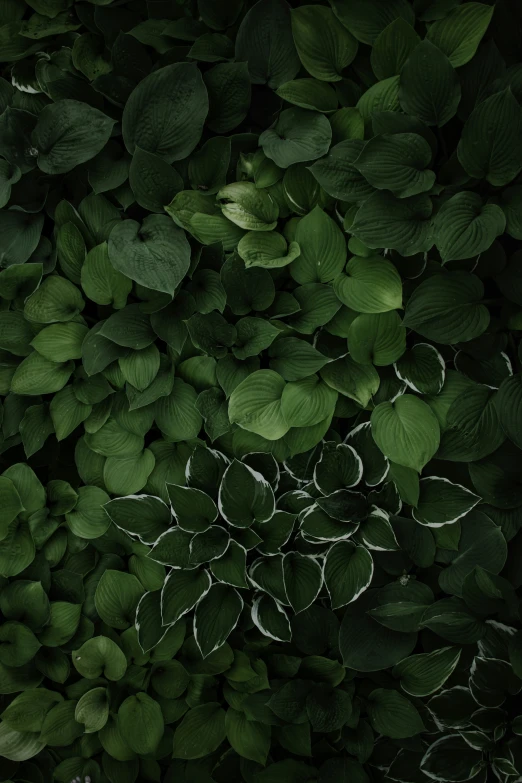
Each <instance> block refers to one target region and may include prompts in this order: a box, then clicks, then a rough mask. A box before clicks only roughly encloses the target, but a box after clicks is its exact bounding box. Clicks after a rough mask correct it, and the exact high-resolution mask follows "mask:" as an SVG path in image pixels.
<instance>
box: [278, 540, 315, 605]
mask: <svg viewBox="0 0 522 783" xmlns="http://www.w3.org/2000/svg"><path fill="white" fill-rule="evenodd" d="M283 581H284V589H285V592H286V596H287V598H288V602H289V603H290V606H291V607H292V609H293V610H294V612H296V613H297V612H303V611H304V610H305V609H307V608H308V607H309V606H310V605H311V604H312V603H313V602H314V601H315V599H316V598H317V595H318V594H319V591H320V589H321V587H322V584H323V574H322V571H321V567H320V566H319V564H318V562H317V560H315V559H314V558H313V557H311V556H308V555H302V554H300V553H299V552H287V553H286V555H285V556H284V558H283Z"/></svg>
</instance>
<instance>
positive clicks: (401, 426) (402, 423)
mask: <svg viewBox="0 0 522 783" xmlns="http://www.w3.org/2000/svg"><path fill="white" fill-rule="evenodd" d="M371 426H372V435H373V438H374V440H375V442H376V443H377V445H378V447H379V449H380V450H381V451H382V453H383V454H384V455H385V456H386V457H388V459H390V460H392V461H393V462H396V463H397V464H398V465H403V466H404V467H407V468H413V469H414V470H416V471H418V472H419V473H420V471H421V470H422V468H423V467H424V465H426V463H427V462H429V460H430V459H431V458H432V457H433V455H434V454H435V452H436V451H437V449H438V446H439V440H440V428H439V423H438V421H437V419H436V417H435V414H434V413H433V412H432V411H431V408H430V407H429V405H427V404H426V403H425V402H423V401H422V400H419V399H418V397H414V396H413V395H411V394H404V395H402V396H401V397H398V398H397V399H396V400H395V402H393V403H392V402H382V403H380V404H379V405H377V407H376V408H375V409H374V410H373V412H372V417H371Z"/></svg>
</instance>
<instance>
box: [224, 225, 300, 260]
mask: <svg viewBox="0 0 522 783" xmlns="http://www.w3.org/2000/svg"><path fill="white" fill-rule="evenodd" d="M237 252H238V254H239V256H240V257H241V258H242V259H243V261H244V262H245V267H246V268H247V269H251V268H252V267H256V266H259V267H262V268H264V269H279V268H280V267H283V266H288V264H290V263H292V261H293V260H294V259H295V258H297V257H298V256H299V254H300V252H301V250H300V248H299V245H298V244H297V242H291V243H290V245H287V243H286V239H285V238H284V237H283V235H282V234H278V233H277V231H266V232H263V233H262V234H260V233H259V232H258V231H249V232H248V233H247V234H245V235H244V236H243V237H242V238H241V239H240V240H239V242H238V245H237Z"/></svg>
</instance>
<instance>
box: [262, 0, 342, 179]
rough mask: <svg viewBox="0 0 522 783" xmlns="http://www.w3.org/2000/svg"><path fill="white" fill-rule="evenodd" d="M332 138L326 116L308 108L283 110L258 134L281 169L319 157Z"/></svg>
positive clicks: (269, 156) (266, 152) (268, 153)
mask: <svg viewBox="0 0 522 783" xmlns="http://www.w3.org/2000/svg"><path fill="white" fill-rule="evenodd" d="M270 1H272V0H270ZM260 2H264V0H260ZM331 140H332V128H331V125H330V123H329V122H328V120H327V119H326V117H325V116H324V115H323V114H319V112H314V111H309V110H308V109H285V110H284V111H282V112H281V114H280V115H279V117H278V119H277V122H276V123H275V125H274V126H273V127H272V128H268V130H266V131H263V133H262V134H261V136H260V137H259V143H260V145H261V146H262V148H263V151H264V153H265V155H266V156H267V158H270V159H271V160H273V161H274V162H275V163H276V164H277V165H278V166H280V168H283V169H286V168H288V166H291V165H292V164H293V163H300V162H302V161H308V160H317V158H320V157H322V156H323V155H325V154H326V153H327V152H328V148H329V146H330V142H331Z"/></svg>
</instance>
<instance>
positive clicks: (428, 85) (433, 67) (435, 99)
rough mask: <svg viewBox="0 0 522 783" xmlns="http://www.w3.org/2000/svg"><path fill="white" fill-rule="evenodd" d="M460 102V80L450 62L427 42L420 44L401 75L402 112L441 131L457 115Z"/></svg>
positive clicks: (400, 95) (442, 53)
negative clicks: (435, 126) (436, 126)
mask: <svg viewBox="0 0 522 783" xmlns="http://www.w3.org/2000/svg"><path fill="white" fill-rule="evenodd" d="M460 98H461V87H460V83H459V78H458V76H457V73H456V71H455V69H454V68H453V66H452V64H451V62H450V61H449V59H448V58H447V57H446V55H445V54H444V52H442V51H441V50H440V49H439V48H438V47H437V46H435V45H434V44H433V43H431V41H429V40H428V39H425V40H424V41H421V42H420V43H419V44H418V46H417V47H416V48H415V49H414V50H413V52H412V53H411V54H410V56H409V57H408V59H407V60H406V63H405V64H404V66H403V68H402V71H401V76H400V87H399V100H400V104H401V108H402V110H403V111H404V112H406V114H413V115H414V116H415V117H418V118H419V119H420V120H422V121H423V122H425V123H426V125H438V127H439V128H441V127H442V126H443V125H445V124H446V123H447V122H449V120H451V118H452V117H454V116H455V114H456V113H457V108H458V105H459V103H460Z"/></svg>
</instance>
